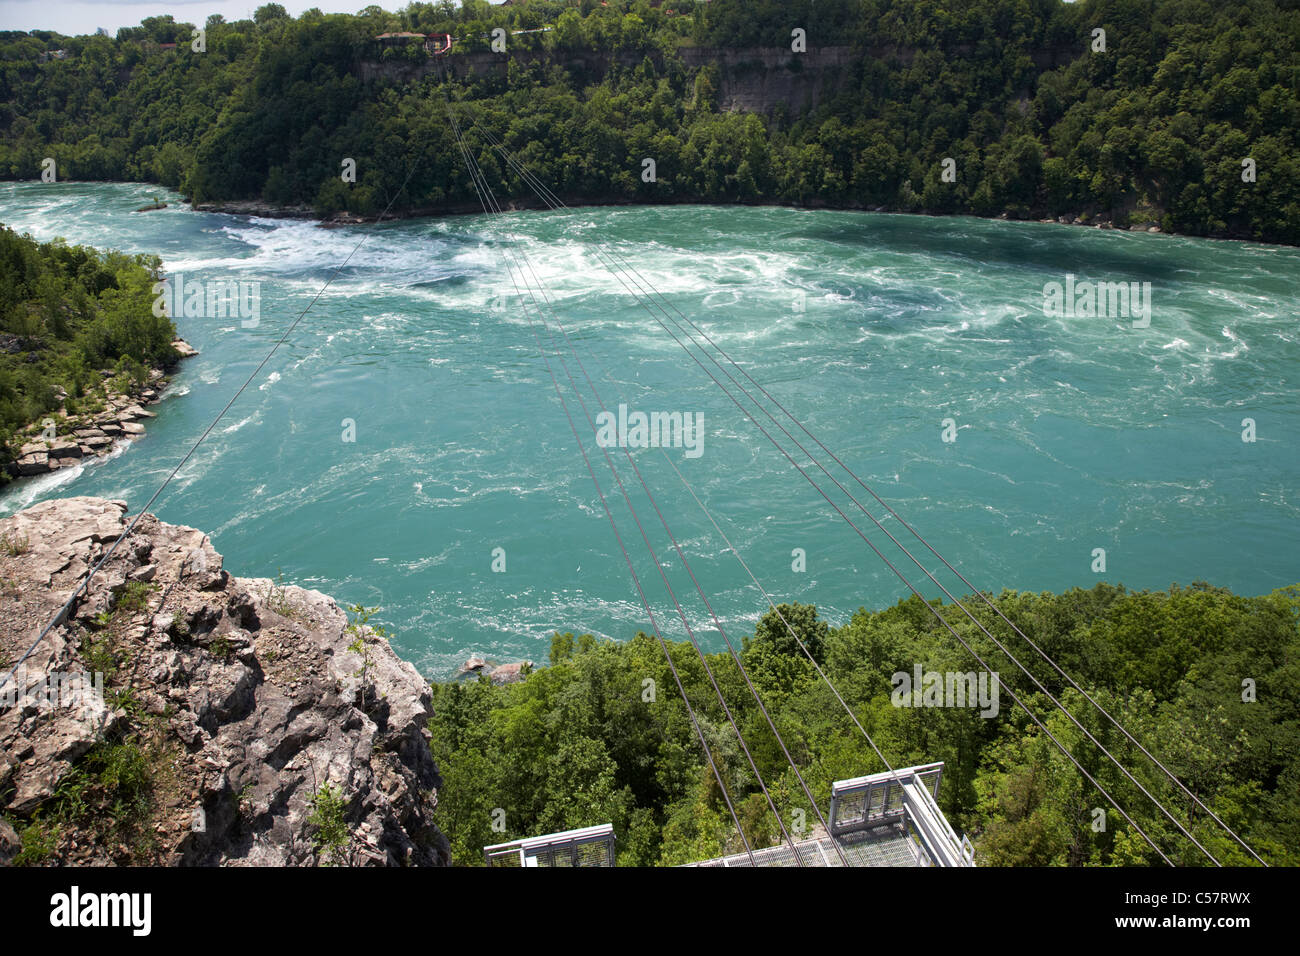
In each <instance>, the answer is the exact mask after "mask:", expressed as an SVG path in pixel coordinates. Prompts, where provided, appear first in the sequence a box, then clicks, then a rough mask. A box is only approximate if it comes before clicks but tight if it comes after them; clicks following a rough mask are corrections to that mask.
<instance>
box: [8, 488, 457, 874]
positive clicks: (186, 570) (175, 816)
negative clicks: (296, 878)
mask: <svg viewBox="0 0 1300 956" xmlns="http://www.w3.org/2000/svg"><path fill="white" fill-rule="evenodd" d="M127 523H128V517H127V515H126V505H125V504H124V503H123V502H113V501H106V500H104V499H98V498H68V499H63V500H57V501H46V502H42V503H41V504H38V505H36V506H34V507H33V508H31V509H29V510H27V511H23V512H19V513H18V514H16V515H14V516H13V517H11V518H6V519H0V534H3V533H9V534H11V535H13V536H14V537H17V538H20V539H22V540H25V541H26V542H27V543H28V548H27V551H26V552H25V553H23V554H21V555H18V556H10V555H8V554H3V553H0V580H7V582H8V583H6V584H5V587H6V588H7V589H8V590H9V591H10V592H11V593H9V594H6V599H5V600H4V601H2V602H0V657H2V658H3V660H5V661H7V662H12V661H14V660H16V658H17V657H18V655H19V654H20V653H21V652H22V651H24V650H26V648H27V646H28V645H29V644H30V643H31V641H32V640H33V639H34V638H35V636H36V635H37V634H38V633H39V631H40V629H41V628H42V627H44V625H45V624H46V622H47V621H48V620H49V619H50V618H51V617H52V616H53V615H54V613H55V612H56V611H57V609H58V608H59V607H60V606H61V605H62V604H63V603H65V602H66V600H67V598H68V596H69V595H70V594H71V592H72V590H73V588H74V587H75V586H76V585H77V583H78V582H79V581H80V580H81V579H82V578H83V577H84V574H85V572H86V570H87V569H88V568H89V567H90V566H91V565H92V564H93V563H94V562H95V561H96V560H98V559H99V557H100V556H101V555H102V554H103V553H104V552H105V551H106V550H107V549H108V548H109V547H111V545H112V542H114V541H116V540H117V539H118V538H119V537H120V536H121V535H123V534H124V533H125V528H126V525H127ZM142 591H143V592H144V597H143V599H141V598H140V593H141V592H142ZM128 593H129V594H131V595H133V597H134V600H131V599H127V600H125V601H124V595H126V594H128ZM105 622H108V623H105ZM108 633H111V634H112V635H113V639H114V640H115V641H116V642H117V643H118V646H119V647H120V648H121V649H123V650H124V651H125V659H127V660H129V662H130V666H129V668H121V669H119V671H118V673H117V674H116V675H115V676H114V677H113V678H112V679H111V680H109V681H107V682H106V683H105V685H104V691H105V694H104V695H103V697H102V698H101V697H99V696H96V695H95V694H86V695H83V697H84V699H81V700H78V701H75V702H73V703H71V704H70V703H68V702H67V701H64V700H55V701H53V702H51V701H50V700H49V699H43V698H42V696H41V695H40V694H39V693H37V692H35V691H33V690H32V688H33V687H37V688H39V686H40V684H41V683H42V682H46V681H48V675H50V674H51V673H54V674H62V673H77V674H86V675H87V676H89V675H88V672H89V669H90V664H89V662H88V660H87V659H86V656H85V654H84V653H83V649H84V648H85V647H86V646H87V640H88V639H89V640H97V639H100V638H102V637H103V636H104V635H106V634H108ZM358 637H360V638H361V640H362V645H361V646H362V650H363V653H358V652H356V651H353V650H349V646H350V645H352V644H354V643H355V642H356V641H357V639H358ZM0 673H3V672H2V671H0ZM20 676H21V677H22V679H21V680H19V681H16V682H15V684H16V685H17V687H16V688H15V687H9V688H5V689H4V690H0V810H3V811H4V812H5V813H6V814H7V815H9V816H10V817H11V818H12V819H13V820H14V821H16V823H18V824H19V825H20V826H19V828H20V829H21V824H22V822H23V821H24V820H25V819H27V818H29V817H30V814H31V813H32V811H33V810H35V809H36V808H37V807H40V806H42V805H45V806H48V805H49V801H50V800H51V798H52V796H53V795H54V794H55V793H56V791H57V789H58V787H59V783H60V781H61V780H63V779H64V778H65V777H66V776H67V774H68V773H69V772H70V770H71V769H72V768H73V766H74V765H76V763H77V760H78V759H79V758H80V757H82V756H83V755H85V754H86V753H87V752H88V751H90V749H91V748H92V747H94V746H96V744H97V743H98V742H100V741H103V740H104V739H105V738H106V737H107V736H112V737H113V738H114V739H121V738H122V735H123V734H126V733H131V732H133V730H134V729H136V728H138V727H139V726H144V723H145V721H146V719H147V721H148V726H149V727H150V728H151V733H154V734H155V735H156V734H158V733H159V730H161V736H162V738H164V739H162V741H161V743H160V744H158V746H160V747H162V748H163V749H164V750H165V751H166V752H167V753H168V754H169V760H168V761H167V762H168V764H169V767H168V772H167V773H165V774H160V775H159V780H164V778H165V785H162V784H160V785H159V789H158V793H157V794H156V800H155V801H154V806H153V811H152V815H151V817H150V819H149V821H148V822H149V825H150V829H151V830H152V831H153V843H152V845H153V847H154V849H153V851H152V856H151V858H150V859H149V860H147V861H143V862H157V863H164V864H173V865H243V866H248V865H310V864H313V863H319V862H322V860H321V851H319V850H318V848H317V847H316V846H315V845H314V844H313V836H314V834H315V833H316V827H315V826H314V825H313V824H312V823H311V822H310V821H309V817H311V815H312V800H313V797H314V796H315V795H317V794H318V793H319V792H320V791H321V790H322V789H323V788H324V787H326V786H327V785H328V786H329V787H332V788H335V789H336V791H337V792H338V793H340V794H341V795H342V799H343V801H344V809H343V817H344V820H345V822H346V824H347V830H348V839H347V843H346V845H345V846H344V847H342V848H340V850H339V853H338V854H337V857H336V858H337V859H339V860H341V861H345V862H348V863H352V864H355V865H424V866H430V865H432V866H437V865H446V864H447V863H448V855H449V854H448V845H447V841H446V839H445V837H444V836H443V835H442V833H441V832H440V831H439V830H438V828H437V827H436V826H435V825H434V823H433V820H432V817H431V814H432V811H433V809H434V807H435V806H436V804H437V788H438V787H439V786H441V780H440V778H439V775H438V769H437V767H436V766H435V765H434V762H433V758H432V755H431V753H430V750H429V746H428V731H427V729H426V724H427V722H428V719H429V718H430V716H432V713H431V710H430V692H429V685H428V683H427V681H425V680H424V679H423V678H421V677H420V675H419V674H418V673H417V672H416V670H415V668H414V667H412V666H411V665H410V664H409V663H407V662H404V661H402V660H401V659H399V658H398V657H397V655H396V654H395V653H394V652H393V651H392V649H391V648H390V647H389V645H388V643H387V641H385V640H384V639H382V638H380V637H376V636H375V635H373V634H371V633H368V632H362V633H358V632H357V631H356V630H354V629H349V628H348V622H347V616H346V615H345V614H344V612H343V611H342V610H341V609H340V608H339V606H338V605H337V604H336V603H335V602H334V601H333V600H332V599H331V598H329V597H327V596H326V595H324V594H320V593H319V592H316V591H309V590H304V589H301V588H297V587H293V586H286V587H279V586H276V585H274V584H273V583H272V582H271V581H269V580H267V579H242V578H236V577H232V576H231V575H230V574H228V573H227V572H226V571H225V570H223V569H222V558H221V555H220V554H218V553H217V552H216V551H215V550H213V548H212V545H211V542H210V541H209V540H208V538H207V536H206V535H204V534H203V533H202V532H201V531H196V530H194V529H192V528H185V527H180V526H175V525H168V524H164V523H162V522H160V521H158V520H157V519H156V518H154V517H153V516H152V515H146V516H145V517H144V518H143V519H141V521H140V522H139V524H138V525H137V526H136V527H135V529H134V530H133V531H132V533H131V535H130V537H129V538H127V539H126V540H124V541H122V543H121V545H120V546H119V547H118V548H117V550H116V552H115V553H114V554H113V556H112V558H110V559H109V561H108V562H107V563H106V564H105V566H104V567H103V568H102V569H100V571H99V572H98V573H97V574H96V575H95V578H94V580H93V581H92V582H91V584H90V586H89V588H88V589H87V590H86V591H85V592H83V594H82V595H81V597H80V598H79V599H78V601H77V603H76V605H75V606H74V608H73V610H72V612H71V614H70V617H69V620H68V621H66V622H63V623H61V624H60V625H59V626H57V627H55V628H53V629H52V630H51V631H50V633H49V634H48V635H47V636H46V637H45V639H44V640H43V641H42V642H41V643H40V644H39V645H38V646H37V649H36V651H35V652H34V653H33V654H32V655H31V657H30V658H28V660H27V661H26V664H25V666H24V670H22V671H20ZM127 687H129V688H130V691H131V694H130V701H131V709H130V710H127V709H118V708H116V707H114V706H113V703H112V702H113V701H121V700H122V698H121V696H120V693H121V691H122V690H123V689H125V688H127ZM106 700H107V701H108V702H107V703H106V702H105V701H106ZM142 715H144V716H143V717H142ZM16 839H17V837H16V836H15V835H14V834H13V833H11V832H10V831H9V830H7V829H0V862H4V861H5V860H6V859H7V858H8V857H12V855H13V852H14V849H15V847H16V846H17V844H16V843H15V840H16ZM52 859H53V860H56V861H58V862H64V863H91V864H95V863H115V862H142V861H141V860H140V858H139V857H138V856H132V855H131V854H130V848H128V847H125V846H121V847H117V846H113V845H111V842H109V843H107V844H106V843H104V841H97V840H96V839H95V836H94V834H85V833H75V832H74V833H68V832H63V831H61V832H60V835H59V841H58V846H57V848H56V849H55V850H54V853H53V857H52Z"/></svg>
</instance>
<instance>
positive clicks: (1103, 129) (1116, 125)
mask: <svg viewBox="0 0 1300 956" xmlns="http://www.w3.org/2000/svg"><path fill="white" fill-rule="evenodd" d="M1298 5H1300V4H1298V3H1297V0H1242V2H1240V3H1234V4H1214V3H1211V2H1210V0H1081V2H1078V3H1073V4H1065V3H1062V2H1060V0H963V2H961V3H953V4H943V3H939V2H937V0H713V2H711V3H699V2H696V0H665V2H663V3H662V4H660V5H658V6H651V5H650V3H649V2H648V0H609V2H608V3H607V4H602V3H599V2H597V0H567V2H566V0H524V2H515V3H513V4H511V5H509V6H490V5H489V4H488V3H486V2H485V0H465V2H464V3H462V4H460V5H459V6H457V5H454V4H452V3H450V2H446V0H444V2H440V3H436V4H429V3H420V2H416V3H411V4H410V5H409V6H407V7H406V8H405V9H403V10H402V11H401V12H400V13H387V12H385V11H384V10H382V9H380V8H379V7H373V6H372V7H367V8H366V9H365V10H363V11H362V12H361V13H360V14H358V15H356V16H348V15H324V14H321V13H320V12H319V11H318V10H309V11H307V12H306V13H304V14H303V15H302V16H301V17H300V18H298V19H297V20H294V19H292V18H290V17H288V16H287V14H286V13H285V11H284V9H283V8H282V7H280V6H279V5H277V4H267V5H266V6H263V7H261V8H259V9H258V10H257V13H256V14H255V16H254V18H253V19H252V20H241V21H237V22H233V23H226V22H224V21H223V20H222V19H221V18H220V17H219V16H214V17H211V18H209V19H208V21H207V22H206V24H205V25H204V29H205V30H206V34H205V43H206V50H205V51H204V52H194V51H193V50H192V49H191V37H192V27H191V25H190V24H182V23H176V22H175V21H173V20H172V18H170V17H152V18H148V19H146V20H145V21H144V22H143V24H142V25H141V26H140V27H135V28H130V29H124V30H121V31H119V32H118V35H117V37H116V38H109V37H107V36H87V37H76V38H69V37H61V36H57V35H55V34H50V33H44V32H39V31H38V32H36V33H34V34H31V35H28V34H21V33H18V34H15V33H9V34H3V35H0V176H5V177H10V178H22V179H31V178H35V177H36V176H37V175H39V172H40V164H41V161H42V159H43V158H45V157H47V156H48V157H51V158H54V159H55V160H56V161H57V164H58V166H57V168H58V170H59V171H60V175H61V177H62V178H75V179H133V180H149V181H154V182H159V183H162V184H164V185H167V186H170V187H175V188H178V189H180V190H182V191H183V192H185V193H186V194H188V195H190V196H192V197H193V198H194V199H196V200H199V201H203V200H222V199H248V198H259V197H260V198H264V199H266V200H268V201H272V202H277V203H310V204H313V205H314V206H315V207H316V208H317V209H318V210H319V211H320V212H321V213H323V214H329V213H333V212H337V211H340V210H343V209H347V210H349V211H351V212H353V213H361V214H373V213H375V212H376V211H378V210H380V209H382V208H383V207H384V206H386V205H387V203H388V202H389V201H390V200H393V201H394V204H395V208H396V209H397V210H398V211H407V210H412V209H421V210H427V211H435V210H437V209H447V208H465V207H467V206H472V205H473V204H474V202H475V197H474V193H473V191H472V189H471V186H470V182H469V179H468V177H467V175H466V173H465V172H464V170H463V168H462V165H461V163H460V162H459V156H458V153H457V152H456V150H455V148H454V145H453V141H452V138H451V134H450V133H449V131H448V129H447V124H446V120H445V113H444V106H443V102H442V97H441V93H440V91H439V89H438V82H437V76H436V74H435V73H432V72H430V71H429V70H428V66H429V63H428V62H427V58H426V55H425V53H424V52H423V50H422V49H421V48H420V46H419V44H409V45H406V46H402V45H392V44H380V43H378V42H377V41H376V40H375V39H374V38H375V37H376V36H378V35H379V34H380V33H383V32H391V31H400V30H413V31H417V32H448V33H452V34H454V35H455V36H456V37H457V45H456V47H455V50H454V51H453V53H452V54H451V56H450V59H453V60H454V59H456V58H458V57H459V58H464V57H466V56H470V57H472V56H476V55H484V56H490V55H491V54H486V53H482V52H481V51H485V50H487V48H488V44H489V31H490V30H491V29H493V28H494V27H497V26H502V27H505V28H507V29H508V30H511V31H523V30H537V29H540V28H542V27H544V26H546V27H550V28H551V29H550V30H549V32H538V33H520V34H518V35H511V36H510V37H509V47H508V50H509V53H510V63H509V68H508V73H507V75H506V76H500V75H498V74H496V73H493V72H491V71H485V70H478V69H476V70H471V71H469V72H468V76H467V79H466V80H465V81H455V82H452V83H451V84H450V87H451V92H452V95H453V96H454V98H456V99H458V100H461V101H465V102H466V103H467V104H471V105H463V106H462V107H461V111H462V113H461V115H462V121H463V122H466V124H467V125H469V126H470V127H471V128H470V129H469V141H470V147H471V149H472V150H473V151H474V153H475V155H476V156H477V157H478V158H479V160H480V162H481V164H482V166H483V168H484V170H485V172H486V174H487V177H488V179H489V182H490V183H491V185H492V186H493V187H494V189H496V190H498V192H499V193H500V194H503V195H505V196H509V197H512V198H521V197H525V196H527V195H528V189H527V187H526V185H525V184H524V183H523V182H522V181H521V180H520V179H519V178H518V177H517V176H516V175H515V174H514V173H513V172H511V171H510V170H509V169H508V167H506V165H505V164H504V163H503V162H501V161H500V159H499V157H498V156H497V155H496V154H494V153H493V152H492V149H491V147H490V146H489V144H488V143H487V141H486V140H485V139H484V138H483V136H482V135H481V134H480V132H479V131H478V130H477V129H474V128H473V123H474V122H478V123H481V124H482V125H483V126H484V127H485V128H487V129H489V130H491V131H492V132H493V134H494V135H495V136H498V137H501V138H503V139H504V140H505V142H506V143H507V144H508V146H509V147H510V149H511V150H513V151H516V152H518V153H519V154H520V155H521V156H522V158H523V159H524V160H525V161H526V162H527V163H528V164H529V166H530V167H531V168H532V169H533V170H534V171H535V172H536V173H537V174H538V175H539V176H540V178H541V179H542V181H543V182H545V183H546V184H548V185H549V186H550V187H551V188H553V189H554V190H555V191H556V192H557V193H558V194H559V195H560V196H562V197H563V198H564V199H565V200H566V201H571V202H572V201H623V200H635V201H644V202H656V201H684V200H704V201H746V202H761V201H779V202H795V203H814V202H816V203H828V204H834V205H844V206H856V207H871V206H877V205H885V206H888V207H890V208H896V209H903V210H909V211H910V210H926V211H932V212H972V213H976V214H980V215H997V214H1000V213H1003V212H1008V213H1009V214H1011V215H1013V216H1027V215H1053V216H1056V215H1067V214H1068V215H1076V214H1077V215H1082V216H1106V217H1110V218H1111V219H1113V220H1114V221H1115V222H1117V223H1118V224H1121V225H1122V224H1125V223H1126V222H1130V221H1131V222H1134V223H1143V222H1148V221H1150V222H1158V223H1160V224H1161V225H1162V226H1164V227H1165V228H1166V229H1174V230H1177V231H1180V232H1188V233H1194V234H1224V235H1239V236H1252V237H1255V238H1261V239H1266V240H1270V241H1280V242H1300V150H1298V148H1297V147H1300V136H1298V133H1297V130H1298V129H1300V102H1298V97H1297V89H1300V60H1298V59H1297V38H1298V37H1300V16H1297V15H1296V11H1297V7H1298ZM794 28H799V29H803V30H806V31H807V43H808V49H809V51H810V54H816V53H817V52H818V51H819V50H824V49H825V48H828V47H846V48H852V49H854V50H856V51H857V53H858V54H860V55H857V56H855V57H852V58H850V60H849V65H847V66H842V67H836V68H828V69H827V70H826V71H825V76H824V79H825V81H826V83H827V84H828V86H827V89H828V90H829V91H830V93H829V94H828V95H827V96H824V97H822V100H821V102H820V103H819V105H818V106H817V107H816V108H815V109H813V110H811V111H802V110H801V109H800V107H801V104H794V105H792V106H788V105H786V104H779V103H778V104H773V109H772V110H771V112H770V113H768V114H765V115H761V116H760V115H757V114H751V113H744V112H735V111H720V110H719V102H720V97H721V94H722V93H723V91H724V90H725V89H726V88H727V87H728V84H729V83H732V82H734V81H739V80H741V79H743V76H744V74H745V72H746V71H752V70H754V69H762V67H761V66H755V65H754V64H753V63H749V62H747V61H744V62H739V63H738V65H733V66H732V67H729V68H728V69H729V70H730V71H731V72H730V73H728V72H726V71H724V70H723V69H720V68H719V66H718V65H717V63H716V62H709V58H708V57H707V56H706V57H705V58H704V60H703V61H699V62H703V64H704V65H701V66H698V67H693V68H690V69H688V68H687V67H686V66H685V65H684V59H683V56H682V55H681V54H682V53H683V52H686V51H685V50H684V48H688V47H700V46H703V47H709V48H717V47H729V48H754V47H766V48H778V49H780V48H784V49H786V50H788V49H790V44H791V30H792V29H794ZM1095 28H1100V29H1104V30H1105V31H1106V51H1105V52H1104V53H1103V52H1093V51H1092V49H1091V46H1092V44H1093V42H1094V41H1093V37H1092V33H1093V30H1094V29H1095ZM164 44H175V47H174V48H169V47H165V46H163V45H164ZM54 50H62V51H64V57H63V58H62V59H60V58H57V57H50V58H47V59H42V57H43V56H48V55H49V54H50V52H51V51H54ZM579 54H581V56H579ZM715 59H716V58H715ZM743 60H744V58H743V57H742V61H743ZM814 60H815V57H801V56H799V55H797V54H793V53H792V54H791V55H790V58H789V60H788V68H789V69H791V70H800V69H804V68H811V67H805V63H813V62H814ZM691 62H692V63H695V62H697V60H696V59H691ZM403 67H405V68H407V69H406V71H405V72H403V70H402V69H400V68H403ZM421 73H422V74H423V75H422V76H419V75H417V74H421ZM362 76H366V77H368V79H364V80H363V79H362ZM646 157H650V158H654V159H655V161H656V164H657V182H653V183H647V182H643V181H642V179H641V175H640V174H641V170H642V166H641V162H642V159H643V158H646ZM344 158H353V159H355V160H356V161H357V169H358V179H357V182H356V183H355V184H345V183H344V182H343V181H342V179H341V177H340V165H341V162H342V160H343V159H344ZM945 158H951V159H953V160H954V161H955V163H956V165H955V174H956V178H955V181H954V182H944V181H942V178H941V172H942V169H941V162H942V160H944V159H945ZM1247 158H1249V159H1253V160H1254V161H1255V164H1256V170H1257V177H1258V178H1257V181H1256V182H1243V178H1242V176H1243V168H1242V162H1243V160H1244V159H1247ZM412 169H413V170H414V172H413V173H411V179H410V182H409V184H408V185H407V186H406V189H405V190H404V191H403V189H402V185H403V183H404V182H406V177H407V174H408V172H409V171H411V170H412Z"/></svg>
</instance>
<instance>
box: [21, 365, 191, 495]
mask: <svg viewBox="0 0 1300 956" xmlns="http://www.w3.org/2000/svg"><path fill="white" fill-rule="evenodd" d="M172 348H174V349H175V350H176V353H177V359H176V362H179V361H182V360H184V359H187V358H192V357H193V356H195V355H198V354H199V353H198V350H197V349H195V348H193V347H192V346H191V345H190V344H189V343H188V342H186V341H185V340H184V339H177V340H175V341H174V342H172ZM174 368H175V363H174V362H173V363H172V364H170V365H166V366H161V367H155V368H152V369H150V370H149V376H148V381H147V382H145V383H140V382H134V381H131V380H129V379H126V378H123V377H112V376H111V375H110V373H109V372H105V373H104V375H105V385H104V389H105V392H104V397H103V399H102V401H95V402H93V403H91V405H90V407H89V410H87V411H78V412H75V413H74V412H69V410H68V408H67V405H66V400H67V397H68V396H67V393H66V392H65V391H63V390H62V389H60V390H59V391H58V392H56V394H57V395H58V396H59V398H60V400H62V401H63V402H64V404H63V405H61V406H60V407H59V408H58V409H57V410H56V411H55V412H54V413H52V414H51V415H49V416H47V417H45V418H43V419H42V420H41V421H39V422H32V423H30V424H29V425H28V426H27V428H26V430H25V431H26V435H27V438H28V440H27V441H24V442H22V444H21V445H19V447H18V449H17V454H14V453H13V451H12V450H9V452H8V454H6V455H5V459H6V460H5V461H4V462H3V465H2V466H0V467H2V468H3V470H4V471H5V472H6V473H7V474H8V475H9V476H10V477H11V478H34V477H37V476H39V475H47V474H49V473H50V472H53V471H58V470H59V469H61V468H71V467H73V466H75V465H77V464H79V463H80V462H82V461H85V460H88V459H90V458H102V457H104V456H106V455H108V454H110V453H111V452H112V451H113V450H114V449H115V448H117V447H118V446H119V445H120V444H121V443H123V442H127V441H130V440H131V439H133V438H137V437H139V436H140V435H143V434H144V433H145V425H144V422H145V421H146V420H147V419H150V418H153V417H154V416H155V413H154V412H151V411H148V410H147V409H146V407H145V406H147V405H153V404H156V403H157V402H159V401H161V400H162V395H163V391H164V390H165V389H166V387H167V385H168V384H169V383H170V381H171V377H170V375H169V374H168V373H169V372H171V371H172V369H174Z"/></svg>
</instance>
